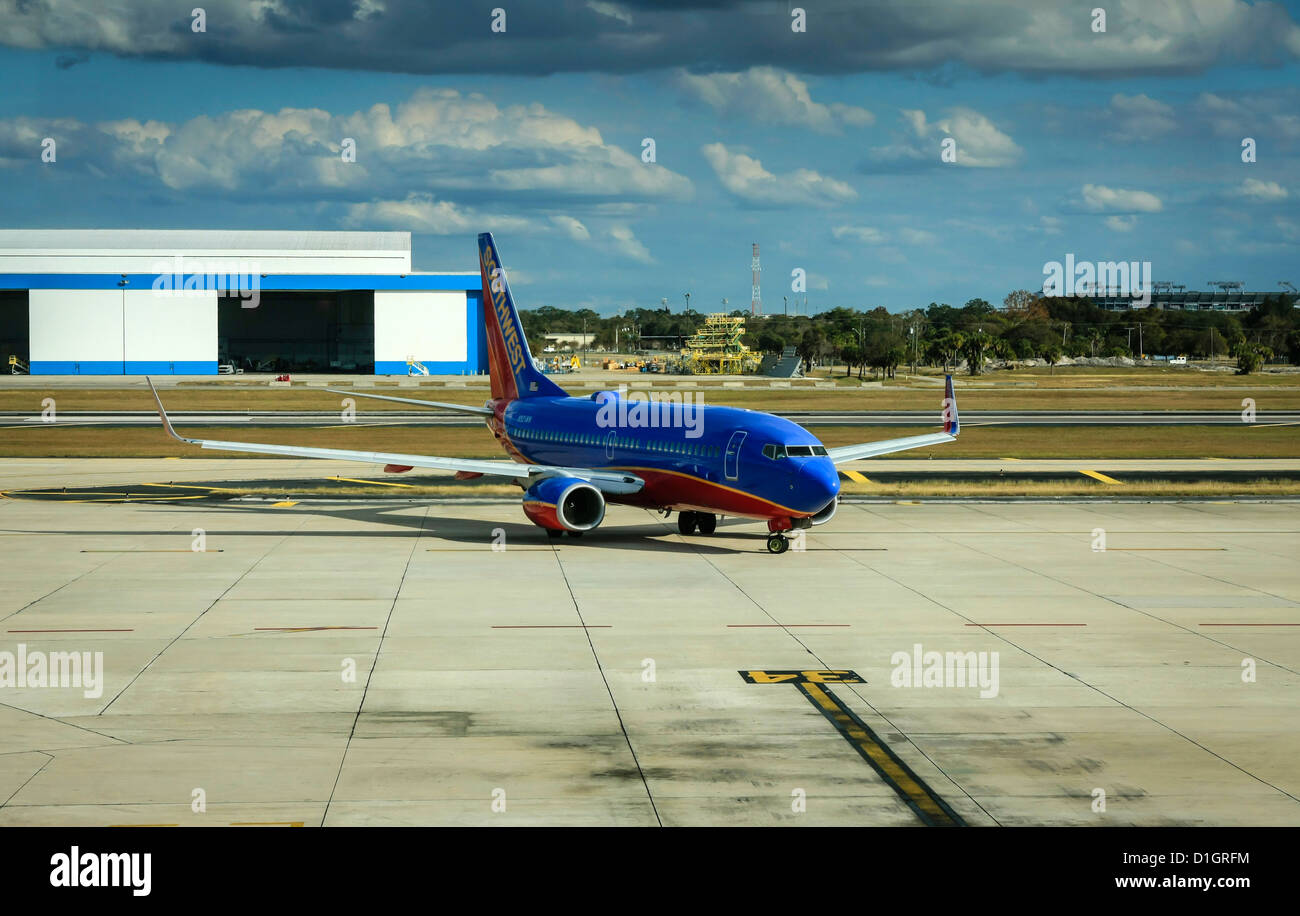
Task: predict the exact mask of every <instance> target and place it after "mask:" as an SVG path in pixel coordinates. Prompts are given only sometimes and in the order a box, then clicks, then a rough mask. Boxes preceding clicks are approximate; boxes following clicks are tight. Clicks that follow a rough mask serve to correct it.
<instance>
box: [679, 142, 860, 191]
mask: <svg viewBox="0 0 1300 916" xmlns="http://www.w3.org/2000/svg"><path fill="white" fill-rule="evenodd" d="M701 152H702V153H703V154H704V158H705V160H707V161H708V163H709V165H710V166H711V167H712V169H713V171H714V173H715V174H716V175H717V176H718V180H719V181H721V182H722V186H723V187H725V188H726V189H727V190H728V191H730V192H731V193H732V194H734V195H735V196H737V197H739V198H741V199H742V200H745V201H748V202H750V203H755V204H767V205H807V206H814V207H829V206H834V205H835V204H838V203H844V202H845V201H850V200H854V199H856V198H857V196H858V194H857V192H856V191H854V190H853V188H851V187H850V186H849V185H847V184H845V183H844V182H842V181H837V180H835V179H834V178H828V177H826V176H824V175H821V174H820V173H818V172H814V171H812V170H811V169H795V170H794V171H793V172H787V173H785V174H783V175H774V174H773V173H771V172H769V171H767V170H766V169H765V168H763V163H762V162H761V161H759V160H758V159H754V158H753V157H751V156H746V155H745V154H744V153H733V152H731V151H729V150H728V149H727V148H726V147H725V146H723V145H722V144H721V143H710V144H708V145H707V146H704V147H702V148H701Z"/></svg>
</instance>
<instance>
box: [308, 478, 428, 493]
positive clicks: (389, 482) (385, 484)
mask: <svg viewBox="0 0 1300 916" xmlns="http://www.w3.org/2000/svg"><path fill="white" fill-rule="evenodd" d="M325 479H326V480H341V481H343V482H344V483H372V484H374V485H375V486H377V487H405V488H406V489H408V490H417V489H419V485H418V484H413V483H397V482H396V481H392V480H359V479H358V478H356V477H327V478H325Z"/></svg>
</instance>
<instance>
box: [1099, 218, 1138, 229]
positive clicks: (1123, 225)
mask: <svg viewBox="0 0 1300 916" xmlns="http://www.w3.org/2000/svg"><path fill="white" fill-rule="evenodd" d="M1137 221H1138V218H1137V217H1136V216H1119V215H1115V216H1108V217H1106V226H1107V227H1108V228H1110V229H1112V230H1114V231H1115V232H1132V231H1133V229H1134V227H1136V226H1137Z"/></svg>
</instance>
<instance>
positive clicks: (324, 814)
mask: <svg viewBox="0 0 1300 916" xmlns="http://www.w3.org/2000/svg"><path fill="white" fill-rule="evenodd" d="M431 508H432V507H430V506H426V507H425V509H424V514H423V515H421V516H420V530H419V532H418V533H417V534H416V536H415V540H414V541H413V542H412V543H411V550H410V552H409V553H408V554H407V555H406V565H405V566H403V567H402V578H401V579H400V580H398V583H397V588H396V590H394V592H393V600H392V601H390V602H389V603H388V616H387V617H385V618H384V631H383V632H382V633H380V634H379V645H377V646H375V658H374V661H372V662H371V663H370V672H369V673H368V674H367V675H366V683H365V686H364V687H362V689H361V699H360V700H358V701H357V712H356V715H354V716H353V717H352V728H351V729H349V730H348V740H347V742H346V743H345V744H344V745H343V753H342V754H341V755H340V756H339V769H338V772H337V773H335V774H334V785H332V786H330V795H329V798H328V799H326V800H325V808H324V810H323V811H321V815H320V826H322V827H324V826H325V821H326V820H327V819H328V818H329V814H330V805H332V804H333V803H334V793H335V792H337V791H338V789H339V780H341V779H342V778H343V767H344V766H346V765H347V762H348V751H349V750H351V749H352V739H353V738H354V737H355V736H356V734H357V723H358V722H360V721H361V711H362V710H363V709H365V708H366V695H367V694H368V693H369V692H370V681H371V679H373V678H374V676H375V670H376V669H377V668H378V667H379V656H380V655H381V654H382V653H383V651H384V638H385V637H387V636H388V627H389V625H390V624H391V623H392V621H393V612H394V611H396V610H397V602H398V600H400V599H401V597H402V586H404V585H405V584H406V574H407V573H409V572H410V571H411V561H412V560H414V559H415V548H416V547H417V546H418V545H419V543H420V538H421V537H423V536H424V527H425V525H426V523H427V522H428V521H429V510H430V509H431ZM286 537H287V535H286ZM276 546H277V547H278V546H279V545H278V544H277V545H276ZM272 550H274V548H272ZM267 553H268V554H269V553H270V551H267Z"/></svg>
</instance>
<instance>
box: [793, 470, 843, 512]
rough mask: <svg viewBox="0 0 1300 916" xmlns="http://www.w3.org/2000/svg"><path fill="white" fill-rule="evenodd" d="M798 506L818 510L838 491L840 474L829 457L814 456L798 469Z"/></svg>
mask: <svg viewBox="0 0 1300 916" xmlns="http://www.w3.org/2000/svg"><path fill="white" fill-rule="evenodd" d="M797 489H798V492H799V502H800V505H799V508H800V509H802V510H803V511H805V512H819V511H821V510H822V509H824V508H826V504H827V503H828V502H830V501H831V500H832V499H834V498H835V496H836V495H837V494H838V493H839V492H840V475H839V473H838V472H837V471H836V470H835V463H834V462H833V461H831V460H830V459H829V458H814V459H812V460H811V461H806V462H804V466H803V467H801V468H800V469H799V476H798V483H797Z"/></svg>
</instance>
